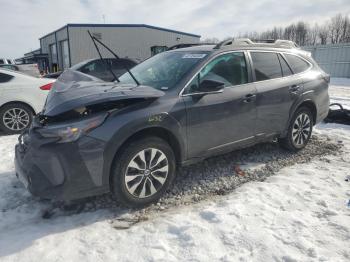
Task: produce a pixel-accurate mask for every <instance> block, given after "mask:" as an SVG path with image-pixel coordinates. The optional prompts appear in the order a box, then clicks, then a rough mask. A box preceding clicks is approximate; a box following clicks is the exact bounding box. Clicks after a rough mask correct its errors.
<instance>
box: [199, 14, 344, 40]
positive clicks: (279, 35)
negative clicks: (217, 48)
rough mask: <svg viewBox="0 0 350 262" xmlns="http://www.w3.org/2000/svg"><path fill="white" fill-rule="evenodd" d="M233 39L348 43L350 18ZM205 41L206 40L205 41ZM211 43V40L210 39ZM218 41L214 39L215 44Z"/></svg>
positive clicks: (241, 34)
mask: <svg viewBox="0 0 350 262" xmlns="http://www.w3.org/2000/svg"><path fill="white" fill-rule="evenodd" d="M235 37H239V38H242V37H244V38H250V39H253V40H257V39H274V40H275V39H286V40H291V41H294V42H296V43H297V44H299V45H301V46H303V45H316V44H322V45H325V44H328V43H334V44H335V43H348V42H350V17H349V15H342V14H337V15H336V16H334V17H332V18H331V19H330V20H328V21H326V22H324V23H323V24H321V25H318V24H317V23H315V24H314V25H313V26H310V25H308V24H307V23H305V22H304V21H298V22H296V23H292V24H290V25H288V26H286V27H276V26H275V27H273V28H271V29H268V30H265V31H262V32H256V31H252V32H245V33H238V34H237V35H235ZM205 41H207V39H206V40H205ZM210 41H212V39H210ZM216 41H218V39H215V42H216Z"/></svg>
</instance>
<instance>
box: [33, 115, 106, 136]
mask: <svg viewBox="0 0 350 262" xmlns="http://www.w3.org/2000/svg"><path fill="white" fill-rule="evenodd" d="M107 116H108V113H107V112H105V113H103V114H98V115H95V116H92V117H89V118H85V119H82V120H81V121H76V122H70V123H64V124H56V125H48V126H45V127H43V128H41V129H37V130H36V131H37V132H38V133H39V134H40V135H41V136H43V137H45V138H57V139H58V141H57V142H58V143H67V142H73V141H76V140H78V139H79V138H80V137H81V136H82V135H84V134H86V133H88V132H90V131H91V130H93V129H95V128H96V127H98V126H100V125H101V124H102V123H103V122H104V121H105V119H106V118H107Z"/></svg>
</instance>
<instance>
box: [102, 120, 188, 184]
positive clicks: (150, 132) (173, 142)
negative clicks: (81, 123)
mask: <svg viewBox="0 0 350 262" xmlns="http://www.w3.org/2000/svg"><path fill="white" fill-rule="evenodd" d="M147 136H153V137H159V138H161V139H163V140H164V141H165V142H167V143H168V144H169V146H170V147H171V148H172V149H173V151H174V155H175V160H176V163H179V162H181V160H182V157H183V153H182V150H181V145H180V142H179V140H178V139H177V137H176V136H175V135H174V134H173V133H172V132H171V131H170V130H168V129H166V128H164V127H159V126H157V127H146V128H144V129H141V130H139V131H137V132H136V133H134V134H132V135H131V136H129V137H128V138H127V139H126V140H125V141H124V142H123V143H122V144H121V145H120V147H118V149H117V150H116V153H115V156H117V155H118V152H120V151H121V150H123V148H124V147H125V145H127V144H129V143H131V142H132V141H135V140H137V139H140V138H143V137H147ZM114 159H115V157H114ZM113 162H114V160H113V161H112V163H111V165H110V168H109V176H110V179H111V175H112V167H113ZM110 179H109V181H111V180H110Z"/></svg>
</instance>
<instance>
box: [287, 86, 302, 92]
mask: <svg viewBox="0 0 350 262" xmlns="http://www.w3.org/2000/svg"><path fill="white" fill-rule="evenodd" d="M300 88H301V85H292V86H290V87H289V92H291V93H296V92H298V91H299V90H300Z"/></svg>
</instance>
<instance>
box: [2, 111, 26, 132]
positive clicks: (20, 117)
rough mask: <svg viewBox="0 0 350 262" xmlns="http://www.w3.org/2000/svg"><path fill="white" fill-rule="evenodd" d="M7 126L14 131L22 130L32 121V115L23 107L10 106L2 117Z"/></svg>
mask: <svg viewBox="0 0 350 262" xmlns="http://www.w3.org/2000/svg"><path fill="white" fill-rule="evenodd" d="M2 121H3V124H4V126H5V127H7V128H8V129H10V130H12V131H20V130H23V129H25V128H26V127H27V126H28V125H29V122H30V117H29V114H28V112H27V111H25V110H24V109H22V108H16V107H14V108H10V109H8V110H7V111H6V112H5V113H4V114H3V117H2Z"/></svg>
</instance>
